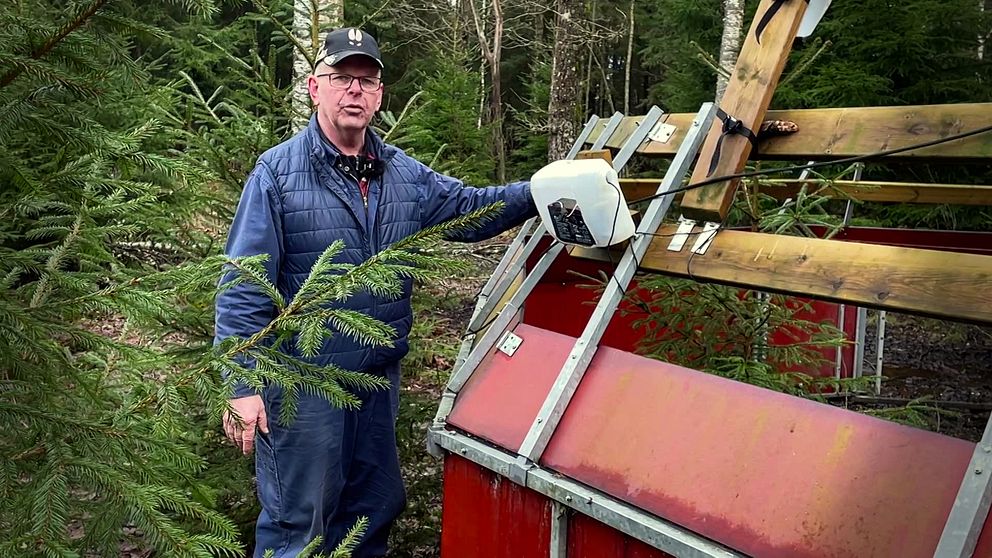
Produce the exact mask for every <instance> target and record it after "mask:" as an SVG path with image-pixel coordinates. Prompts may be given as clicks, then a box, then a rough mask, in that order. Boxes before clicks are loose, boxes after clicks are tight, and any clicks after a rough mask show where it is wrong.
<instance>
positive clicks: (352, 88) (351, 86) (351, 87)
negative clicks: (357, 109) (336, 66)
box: [348, 79, 362, 95]
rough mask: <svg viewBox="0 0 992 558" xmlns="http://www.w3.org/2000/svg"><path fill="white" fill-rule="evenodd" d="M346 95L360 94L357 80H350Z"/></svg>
mask: <svg viewBox="0 0 992 558" xmlns="http://www.w3.org/2000/svg"><path fill="white" fill-rule="evenodd" d="M348 93H351V94H352V95H361V94H362V84H361V83H359V80H358V79H353V80H351V83H350V84H349V85H348Z"/></svg>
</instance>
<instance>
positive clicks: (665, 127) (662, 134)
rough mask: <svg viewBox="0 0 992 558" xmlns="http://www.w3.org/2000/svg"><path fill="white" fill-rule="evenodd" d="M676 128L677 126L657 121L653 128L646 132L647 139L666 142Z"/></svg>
mask: <svg viewBox="0 0 992 558" xmlns="http://www.w3.org/2000/svg"><path fill="white" fill-rule="evenodd" d="M676 130H678V128H677V127H675V126H673V125H672V124H665V123H664V122H659V123H657V124H655V126H654V128H653V129H652V130H651V131H650V132H648V139H649V140H651V141H656V142H658V143H668V140H670V139H672V136H674V135H675V132H676Z"/></svg>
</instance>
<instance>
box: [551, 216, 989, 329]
mask: <svg viewBox="0 0 992 558" xmlns="http://www.w3.org/2000/svg"><path fill="white" fill-rule="evenodd" d="M696 230H699V228H698V227H697V229H696ZM674 233H675V226H674V225H666V226H664V227H662V229H661V230H659V231H658V233H657V234H658V235H659V238H657V239H655V241H654V242H652V244H651V246H650V247H649V248H648V252H647V254H646V255H645V256H644V258H643V259H642V260H641V269H643V270H646V271H655V272H658V273H663V274H666V275H673V276H676V277H691V278H693V279H696V280H702V281H705V282H714V283H720V284H725V285H732V286H738V287H745V288H754V289H759V290H766V291H772V292H779V293H783V294H790V295H798V296H809V297H812V298H818V299H822V300H829V301H833V302H848V303H853V304H857V305H860V306H866V307H870V308H878V309H882V310H894V311H898V312H907V313H912V314H920V315H925V316H932V317H936V318H943V319H951V320H956V321H965V322H974V323H981V324H992V256H985V255H978V254H964V253H959V252H942V251H937V250H923V249H919V248H903V247H897V246H882V245H877V244H862V243H858V242H841V241H836V240H822V239H818V238H801V237H794V236H776V235H770V234H764V233H753V232H745V231H734V230H723V231H720V232H719V233H718V234H717V235H716V238H714V239H713V242H712V244H711V245H710V247H709V249H708V250H707V252H706V254H704V255H700V254H692V252H691V251H690V250H689V249H688V248H686V249H684V250H683V251H682V252H669V251H668V250H667V247H668V244H669V241H670V240H671V236H672V235H673V234H674ZM689 244H690V245H691V242H690V243H689ZM571 254H572V255H573V256H576V257H585V258H593V259H600V260H606V259H607V257H606V254H605V252H603V251H602V250H589V249H576V250H573V251H572V253H571Z"/></svg>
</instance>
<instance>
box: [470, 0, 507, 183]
mask: <svg viewBox="0 0 992 558" xmlns="http://www.w3.org/2000/svg"><path fill="white" fill-rule="evenodd" d="M501 1H502V0H492V9H493V37H492V45H490V44H489V39H488V38H487V37H486V33H485V27H484V25H485V22H484V20H482V18H480V17H479V11H478V9H476V7H475V2H470V4H471V6H472V18H473V20H474V21H475V29H476V32H477V34H478V36H479V48H481V49H482V57H483V59H484V60H485V63H486V65H488V66H489V81H490V87H491V91H490V92H489V123H490V124H491V125H492V134H493V135H492V142H493V154H494V155H495V157H496V178H497V180H499V182H505V181H506V142H505V141H504V139H503V93H502V87H501V85H502V83H501V82H502V80H503V76H502V72H501V71H500V66H501V64H502V60H503V7H502V5H501Z"/></svg>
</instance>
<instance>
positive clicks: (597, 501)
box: [431, 430, 745, 558]
mask: <svg viewBox="0 0 992 558" xmlns="http://www.w3.org/2000/svg"><path fill="white" fill-rule="evenodd" d="M431 436H433V437H435V438H436V443H437V444H438V445H439V446H440V447H442V448H444V449H445V450H447V451H449V452H451V453H453V454H456V455H459V456H461V457H464V458H465V459H468V460H469V461H472V462H473V463H476V464H477V465H480V466H482V467H485V468H486V469H489V470H490V471H493V472H495V473H496V474H498V475H502V476H506V477H509V475H510V473H511V472H512V471H513V469H515V467H514V456H513V455H512V454H510V453H507V452H505V451H503V450H500V449H497V448H493V447H491V446H488V445H486V444H484V443H482V442H480V441H478V440H475V439H472V438H470V437H468V436H465V435H463V434H460V433H458V432H452V431H448V430H442V431H434V432H432V433H431ZM510 478H511V480H514V481H515V482H517V483H518V484H520V485H521V486H525V487H527V488H529V489H531V490H534V491H535V492H538V493H540V494H542V495H544V496H547V497H548V498H551V499H552V500H553V501H554V502H557V503H558V504H561V505H563V506H565V507H567V508H570V509H572V510H575V511H577V512H579V513H582V514H585V515H587V516H589V517H592V518H593V519H595V520H597V521H599V522H600V523H603V524H604V525H608V526H610V527H612V528H613V529H616V530H618V531H620V532H622V533H624V534H626V535H628V536H630V537H633V538H635V539H637V540H639V541H641V542H643V543H645V544H647V545H650V546H651V547H653V548H657V549H659V550H662V551H663V552H667V553H668V554H671V555H673V556H677V557H679V558H745V555H744V554H741V553H738V552H736V551H734V550H732V549H729V548H727V547H725V546H723V545H720V544H719V543H716V542H714V541H712V540H710V539H707V538H705V537H702V536H700V535H698V534H696V533H694V532H692V531H689V530H688V529H685V528H683V527H680V526H678V525H676V524H674V523H671V522H668V521H665V520H664V519H662V518H660V517H658V516H655V515H653V514H650V513H648V512H645V511H643V510H641V509H640V508H637V507H635V506H631V505H630V504H627V503H626V502H623V501H620V500H617V499H615V498H613V497H612V496H609V495H608V494H605V493H603V492H600V491H599V490H596V489H594V488H591V487H588V486H586V485H583V484H580V483H578V482H575V481H573V480H571V479H568V478H565V477H562V476H560V475H558V474H556V473H554V472H552V471H545V470H543V469H540V468H534V469H531V470H530V471H529V472H528V473H527V474H526V475H525V476H523V477H521V478H518V479H514V478H512V477H510ZM553 514H554V510H552V522H553V521H554V519H553V518H554V515H553ZM552 526H553V525H552ZM553 536H554V530H552V537H553ZM552 555H553V554H552Z"/></svg>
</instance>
